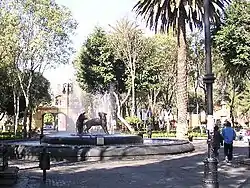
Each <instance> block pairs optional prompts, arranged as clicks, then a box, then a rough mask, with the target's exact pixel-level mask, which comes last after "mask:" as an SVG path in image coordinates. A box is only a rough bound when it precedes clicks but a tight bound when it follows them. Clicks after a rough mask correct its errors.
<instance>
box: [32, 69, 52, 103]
mask: <svg viewBox="0 0 250 188" xmlns="http://www.w3.org/2000/svg"><path fill="white" fill-rule="evenodd" d="M30 94H31V95H30V96H31V104H32V106H33V107H36V106H38V105H40V104H42V103H50V102H51V95H50V82H49V80H47V78H45V77H44V76H43V75H42V74H41V73H39V72H35V73H34V79H33V82H32V84H31V88H30Z"/></svg>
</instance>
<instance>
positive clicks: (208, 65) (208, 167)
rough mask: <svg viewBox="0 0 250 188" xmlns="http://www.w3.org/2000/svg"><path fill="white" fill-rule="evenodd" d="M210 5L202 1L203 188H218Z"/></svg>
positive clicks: (209, 0) (208, 1)
mask: <svg viewBox="0 0 250 188" xmlns="http://www.w3.org/2000/svg"><path fill="white" fill-rule="evenodd" d="M210 3H211V0H204V12H205V14H204V27H205V57H206V62H205V70H206V74H205V75H204V78H203V81H204V83H205V84H206V96H207V134H208V138H207V144H208V152H207V153H208V155H207V158H206V159H205V160H204V180H203V182H204V187H205V188H218V187H219V182H218V169H217V164H218V160H217V158H215V157H214V156H213V155H212V151H211V149H212V148H211V141H212V134H211V133H212V132H213V127H214V120H213V82H214V80H215V77H214V74H213V72H212V62H211V35H210V21H209V17H210Z"/></svg>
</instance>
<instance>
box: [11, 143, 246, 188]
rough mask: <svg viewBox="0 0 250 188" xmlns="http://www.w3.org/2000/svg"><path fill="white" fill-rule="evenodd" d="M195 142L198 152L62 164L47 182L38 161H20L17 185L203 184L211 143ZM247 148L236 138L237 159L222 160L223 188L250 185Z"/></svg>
mask: <svg viewBox="0 0 250 188" xmlns="http://www.w3.org/2000/svg"><path fill="white" fill-rule="evenodd" d="M194 145H195V146H196V151H195V152H192V153H187V154H180V155H174V156H160V157H159V156H158V157H153V158H148V159H144V160H139V159H134V160H125V161H106V162H98V163H89V162H88V163H86V162H77V163H71V164H67V165H64V164H61V165H58V166H55V167H53V168H51V170H50V171H48V173H47V181H46V183H45V184H43V183H42V172H41V170H40V169H38V168H35V167H36V166H37V164H34V168H32V167H31V164H29V167H25V165H23V166H21V165H20V168H21V169H22V170H20V180H19V182H20V183H19V184H18V185H17V186H16V187H15V188H59V187H60V188H69V187H70V188H85V187H86V188H117V187H118V188H142V187H145V188H201V187H202V178H203V168H204V166H203V160H204V159H205V157H206V151H207V145H206V141H195V142H194ZM247 152H248V148H247V144H244V143H243V142H236V143H235V151H234V153H235V154H234V156H235V161H234V162H233V163H232V164H227V163H225V162H220V163H219V166H218V170H219V181H220V188H247V187H248V188H249V187H250V182H249V181H250V180H249V178H250V172H249V170H248V166H247V165H241V164H239V163H237V160H240V159H242V158H243V157H245V156H247V154H248V153H247ZM222 153H223V152H222V150H221V158H222V156H223V154H222Z"/></svg>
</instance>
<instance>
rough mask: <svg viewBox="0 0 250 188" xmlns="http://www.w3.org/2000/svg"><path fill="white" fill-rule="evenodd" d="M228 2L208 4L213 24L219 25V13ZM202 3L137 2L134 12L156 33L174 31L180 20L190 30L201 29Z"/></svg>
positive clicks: (165, 0)
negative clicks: (182, 20)
mask: <svg viewBox="0 0 250 188" xmlns="http://www.w3.org/2000/svg"><path fill="white" fill-rule="evenodd" d="M229 2H230V0H212V3H210V11H211V15H212V16H213V19H212V21H213V23H215V24H220V21H221V20H220V12H221V11H223V9H224V6H225V5H226V4H227V3H229ZM203 6H204V5H203V2H202V1H197V0H190V1H181V0H172V1H169V0H163V1H162V0H154V1H153V0H137V3H136V5H135V6H134V8H133V9H134V11H135V12H136V13H137V14H138V15H141V16H142V17H143V18H144V19H145V20H146V22H147V24H148V25H149V26H150V28H152V29H154V30H155V31H158V30H159V29H160V30H162V31H168V30H169V29H170V28H172V27H173V29H174V30H175V31H177V30H178V27H180V25H179V24H178V22H179V21H180V17H181V19H185V21H186V22H187V23H188V24H189V26H190V29H191V30H193V28H194V27H202V22H203V18H204V11H203Z"/></svg>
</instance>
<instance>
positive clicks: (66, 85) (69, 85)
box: [62, 83, 73, 126]
mask: <svg viewBox="0 0 250 188" xmlns="http://www.w3.org/2000/svg"><path fill="white" fill-rule="evenodd" d="M62 92H63V94H66V115H67V117H66V126H68V115H69V94H71V93H72V92H73V84H72V83H64V84H63V90H62Z"/></svg>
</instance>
